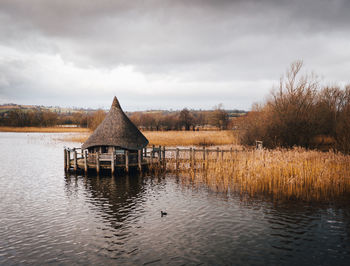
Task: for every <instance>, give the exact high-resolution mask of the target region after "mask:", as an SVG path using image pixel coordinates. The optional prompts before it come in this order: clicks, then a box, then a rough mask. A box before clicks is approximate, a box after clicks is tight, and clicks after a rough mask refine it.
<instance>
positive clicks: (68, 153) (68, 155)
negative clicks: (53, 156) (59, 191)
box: [67, 149, 70, 171]
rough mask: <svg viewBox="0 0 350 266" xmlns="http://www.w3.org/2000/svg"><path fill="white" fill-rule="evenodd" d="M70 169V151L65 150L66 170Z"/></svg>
mask: <svg viewBox="0 0 350 266" xmlns="http://www.w3.org/2000/svg"><path fill="white" fill-rule="evenodd" d="M69 169H70V150H69V149H68V150H67V170H68V171H69Z"/></svg>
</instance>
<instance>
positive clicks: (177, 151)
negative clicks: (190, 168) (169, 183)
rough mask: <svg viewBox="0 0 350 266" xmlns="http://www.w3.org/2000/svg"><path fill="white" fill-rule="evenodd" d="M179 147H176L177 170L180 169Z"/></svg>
mask: <svg viewBox="0 0 350 266" xmlns="http://www.w3.org/2000/svg"><path fill="white" fill-rule="evenodd" d="M179 153H180V151H179V148H176V153H175V168H176V171H177V170H178V168H179Z"/></svg>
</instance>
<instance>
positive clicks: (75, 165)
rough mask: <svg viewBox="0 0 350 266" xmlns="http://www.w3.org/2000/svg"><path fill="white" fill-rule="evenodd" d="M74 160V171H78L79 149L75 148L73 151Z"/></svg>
mask: <svg viewBox="0 0 350 266" xmlns="http://www.w3.org/2000/svg"><path fill="white" fill-rule="evenodd" d="M73 160H74V171H77V168H78V163H77V151H76V150H75V149H74V151H73Z"/></svg>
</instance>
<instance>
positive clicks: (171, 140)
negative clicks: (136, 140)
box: [65, 130, 238, 146]
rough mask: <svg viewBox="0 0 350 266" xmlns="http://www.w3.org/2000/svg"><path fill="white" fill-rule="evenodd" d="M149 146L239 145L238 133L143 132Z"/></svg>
mask: <svg viewBox="0 0 350 266" xmlns="http://www.w3.org/2000/svg"><path fill="white" fill-rule="evenodd" d="M142 133H143V134H144V135H145V137H146V138H147V139H148V140H149V145H161V146H210V145H228V144H231V145H232V144H237V139H238V138H237V137H236V136H237V133H236V132H234V131H230V130H223V131H143V132H142ZM88 137H89V133H85V134H81V135H76V134H74V135H72V136H69V137H67V138H66V139H65V140H66V141H73V142H81V143H83V142H85V141H86V140H87V138H88Z"/></svg>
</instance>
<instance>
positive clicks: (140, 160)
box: [137, 150, 142, 172]
mask: <svg viewBox="0 0 350 266" xmlns="http://www.w3.org/2000/svg"><path fill="white" fill-rule="evenodd" d="M141 162H142V152H141V150H138V151H137V164H138V167H139V170H140V172H141V171H142V164H141Z"/></svg>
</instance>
